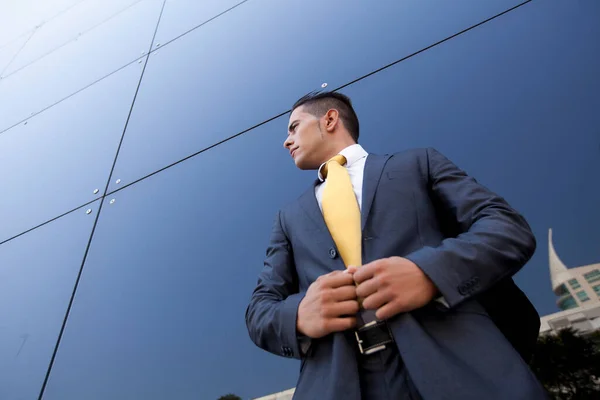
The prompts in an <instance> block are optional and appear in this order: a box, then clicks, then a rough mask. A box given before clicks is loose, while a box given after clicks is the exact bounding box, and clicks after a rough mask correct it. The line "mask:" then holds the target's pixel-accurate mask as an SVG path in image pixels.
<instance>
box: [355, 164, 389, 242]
mask: <svg viewBox="0 0 600 400" xmlns="http://www.w3.org/2000/svg"><path fill="white" fill-rule="evenodd" d="M389 158H390V156H380V155H376V154H369V156H368V157H367V160H366V162H365V170H364V173H363V190H362V211H361V231H362V230H364V229H365V224H366V223H367V219H368V218H369V213H370V212H371V206H372V205H373V198H374V197H375V192H376V191H377V186H378V185H379V180H380V179H381V174H382V172H383V167H384V166H385V163H386V162H387V160H388V159H389Z"/></svg>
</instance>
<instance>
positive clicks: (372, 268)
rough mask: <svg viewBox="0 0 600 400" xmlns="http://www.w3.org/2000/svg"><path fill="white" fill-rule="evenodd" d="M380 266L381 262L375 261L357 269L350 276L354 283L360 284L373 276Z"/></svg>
mask: <svg viewBox="0 0 600 400" xmlns="http://www.w3.org/2000/svg"><path fill="white" fill-rule="evenodd" d="M380 264H381V260H377V261H373V262H371V263H368V264H365V265H363V266H362V267H360V268H358V269H357V270H356V272H354V273H353V274H352V276H353V277H354V281H355V282H356V283H358V284H360V283H362V282H364V281H366V280H367V279H371V278H372V277H373V276H375V272H376V271H377V269H378V268H379V267H380Z"/></svg>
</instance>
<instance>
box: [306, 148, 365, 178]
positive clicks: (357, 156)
mask: <svg viewBox="0 0 600 400" xmlns="http://www.w3.org/2000/svg"><path fill="white" fill-rule="evenodd" d="M338 154H341V155H343V156H344V157H346V168H350V167H351V166H352V164H354V163H355V162H357V161H359V160H361V159H363V158H365V157H366V156H368V153H367V152H366V151H365V149H363V148H362V146H361V145H360V144H353V145H351V146H348V147H346V148H345V149H344V150H342V151H340V152H339V153H338ZM325 164H326V163H323V164H321V166H320V167H319V172H318V173H317V175H318V177H319V180H320V181H321V182H323V181H324V180H325V179H323V175H322V174H321V170H322V168H323V166H324V165H325Z"/></svg>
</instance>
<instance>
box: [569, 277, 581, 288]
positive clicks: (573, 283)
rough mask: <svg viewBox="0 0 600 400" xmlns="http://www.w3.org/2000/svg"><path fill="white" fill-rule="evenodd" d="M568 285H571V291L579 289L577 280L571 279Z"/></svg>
mask: <svg viewBox="0 0 600 400" xmlns="http://www.w3.org/2000/svg"><path fill="white" fill-rule="evenodd" d="M569 285H571V287H572V288H573V289H579V288H580V287H581V285H580V284H579V282H578V281H577V279H571V280H570V281H569Z"/></svg>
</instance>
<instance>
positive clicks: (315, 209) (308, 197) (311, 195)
mask: <svg viewBox="0 0 600 400" xmlns="http://www.w3.org/2000/svg"><path fill="white" fill-rule="evenodd" d="M318 183H320V182H319V180H318V179H317V180H315V182H314V183H313V185H312V186H311V187H310V188H309V189H308V190H307V191H306V192H304V194H303V195H302V196H301V197H300V206H301V207H302V209H303V210H304V212H305V213H306V214H307V215H308V217H309V218H310V219H311V221H312V222H313V223H314V224H315V226H317V227H318V228H319V230H320V231H322V232H323V233H326V234H328V235H329V230H328V229H327V225H326V224H325V219H324V218H323V214H322V213H321V209H320V208H319V203H318V202H317V197H316V196H315V186H316V185H317V184H318Z"/></svg>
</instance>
